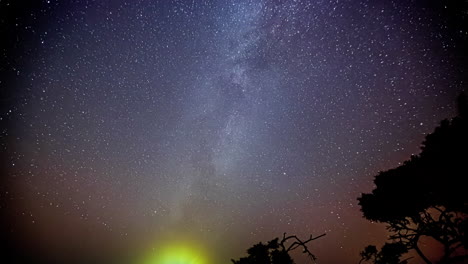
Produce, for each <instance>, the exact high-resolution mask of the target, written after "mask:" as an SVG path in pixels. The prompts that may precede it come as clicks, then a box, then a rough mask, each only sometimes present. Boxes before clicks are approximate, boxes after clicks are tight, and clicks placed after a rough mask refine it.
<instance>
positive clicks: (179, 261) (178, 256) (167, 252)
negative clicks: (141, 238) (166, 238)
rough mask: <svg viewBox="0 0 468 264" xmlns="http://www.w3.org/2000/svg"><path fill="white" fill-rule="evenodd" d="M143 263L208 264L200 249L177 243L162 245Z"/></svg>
mask: <svg viewBox="0 0 468 264" xmlns="http://www.w3.org/2000/svg"><path fill="white" fill-rule="evenodd" d="M143 264H209V263H208V261H207V257H206V256H205V255H204V254H203V253H202V252H201V250H200V249H198V248H197V247H194V246H190V245H184V244H178V245H170V246H165V247H162V248H161V249H159V250H155V251H154V252H153V253H152V254H150V255H149V256H148V257H147V258H146V260H145V261H144V262H143Z"/></svg>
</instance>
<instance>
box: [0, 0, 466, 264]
mask: <svg viewBox="0 0 468 264" xmlns="http://www.w3.org/2000/svg"><path fill="white" fill-rule="evenodd" d="M442 2H443V1H428V2H426V1H365V0H362V1H351V0H348V1H344V0H343V1H338V0H334V1H331V0H330V1H328V0H323V1H305V0H290V1H273V0H239V1H225V0H219V1H205V0H202V1H195V0H193V1H188V0H187V1H183V0H178V1H176V0H173V1H162V0H161V1H144V0H143V1H124V0H118V1H82V0H76V1H68V2H67V1H65V3H64V2H61V1H54V0H50V1H40V3H39V1H38V3H36V4H25V5H24V6H21V5H20V4H19V3H16V2H15V1H6V2H2V3H0V7H1V9H2V10H1V12H2V14H5V17H6V18H5V19H4V20H2V30H3V28H5V30H6V31H5V32H6V33H7V34H8V35H7V36H8V38H7V41H6V42H5V43H4V44H2V45H4V46H5V47H6V48H4V49H3V51H4V52H3V55H2V60H4V62H2V82H1V83H0V85H1V89H2V90H3V91H4V92H2V102H1V104H2V107H1V111H2V112H0V122H1V123H2V130H1V137H2V139H1V144H2V145H1V147H2V152H3V153H4V154H2V160H3V161H2V162H3V164H2V170H3V169H4V170H5V173H3V172H2V173H3V174H4V177H2V178H3V179H2V185H3V187H2V188H1V189H0V190H1V192H2V193H1V194H0V197H1V198H2V207H1V208H0V209H1V210H2V219H4V220H5V221H4V222H5V225H4V229H5V230H4V231H5V232H6V234H8V235H7V236H6V237H7V239H8V241H9V242H11V243H10V245H11V248H15V249H17V248H24V251H25V252H27V253H25V256H26V257H31V258H36V259H44V261H47V260H51V259H53V260H55V261H57V263H72V262H73V261H76V262H77V263H79V262H80V261H89V262H90V263H91V262H93V261H101V263H142V261H140V260H141V259H142V258H144V256H145V254H147V253H148V252H150V251H152V250H157V249H158V248H160V247H162V246H166V245H169V244H178V243H179V244H185V245H193V246H194V247H195V245H196V248H198V249H199V251H203V252H206V254H204V258H206V259H209V263H229V261H230V259H232V258H239V257H240V256H242V255H244V252H245V250H246V249H247V248H248V246H250V245H252V244H253V243H256V242H258V241H266V240H269V239H271V238H274V237H277V236H281V235H282V234H283V232H287V233H294V234H297V235H299V236H303V237H308V235H309V234H314V235H320V234H322V233H327V236H326V237H324V238H321V239H320V242H316V243H315V244H313V245H312V246H311V250H312V251H313V252H314V254H315V255H316V256H317V257H318V258H319V261H320V262H322V263H344V264H347V263H356V262H358V260H359V251H360V250H361V249H362V248H363V247H364V246H366V245H368V244H371V243H374V244H382V243H383V242H384V241H385V237H386V233H385V231H384V229H383V228H382V226H381V225H377V224H372V223H370V222H368V221H366V220H365V219H363V218H362V215H361V213H360V211H359V207H358V204H357V200H356V199H357V197H358V196H359V195H360V193H362V192H368V191H370V190H371V188H372V179H373V177H372V176H374V175H375V174H376V173H378V172H379V171H380V170H386V169H389V168H391V167H394V166H396V165H398V164H399V162H401V161H403V160H405V159H406V158H408V157H409V156H410V155H411V154H417V153H418V152H419V144H420V142H421V141H422V140H423V139H424V135H425V134H427V133H430V132H431V131H432V130H433V128H434V127H435V126H436V125H437V124H438V122H439V121H440V120H442V119H444V118H449V117H452V116H454V115H455V112H456V108H455V104H454V98H455V97H456V95H457V94H458V93H459V92H460V91H461V90H463V88H466V76H468V75H467V74H466V67H464V66H463V65H461V63H462V62H463V58H464V57H462V56H464V55H463V54H464V53H463V52H461V51H460V50H461V49H462V48H461V47H460V45H459V44H460V43H459V41H460V39H463V38H466V34H467V32H464V31H457V30H455V29H453V27H452V26H453V21H452V20H451V19H452V18H453V17H451V14H452V13H450V12H454V10H453V9H451V8H452V6H449V7H446V6H445V5H444V4H443V3H442ZM444 6H445V7H446V9H442V8H440V7H444ZM444 10H445V11H444ZM465 52H466V51H465ZM3 76H4V77H3ZM2 221H3V220H2ZM189 247H190V246H189ZM26 257H25V258H26ZM297 260H298V262H300V261H305V259H304V260H303V259H301V256H297Z"/></svg>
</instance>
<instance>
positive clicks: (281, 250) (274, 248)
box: [231, 233, 325, 264]
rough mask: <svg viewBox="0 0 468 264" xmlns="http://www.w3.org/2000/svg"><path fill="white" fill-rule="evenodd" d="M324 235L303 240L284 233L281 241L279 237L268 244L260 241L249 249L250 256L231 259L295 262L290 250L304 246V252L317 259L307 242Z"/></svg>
mask: <svg viewBox="0 0 468 264" xmlns="http://www.w3.org/2000/svg"><path fill="white" fill-rule="evenodd" d="M323 236H325V234H322V235H320V236H316V237H312V235H311V236H310V237H309V239H307V240H305V241H302V240H301V239H299V238H298V237H297V236H294V235H293V236H286V233H284V234H283V238H282V239H281V241H280V240H279V238H275V239H273V240H271V241H269V242H268V243H267V244H263V243H262V242H260V243H258V244H255V245H253V246H252V247H251V248H249V249H248V250H247V254H249V256H247V257H243V258H240V259H239V260H233V259H232V260H231V261H232V263H233V264H293V263H294V261H293V259H292V258H291V256H290V255H289V252H291V251H292V250H295V249H297V248H302V252H303V253H305V254H307V255H308V256H309V257H310V259H311V260H313V261H315V260H316V259H317V258H316V257H315V256H314V254H312V253H311V252H310V251H309V249H308V248H307V243H309V242H310V241H312V240H316V239H318V238H321V237H323ZM291 241H292V242H291Z"/></svg>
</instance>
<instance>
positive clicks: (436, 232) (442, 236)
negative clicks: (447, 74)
mask: <svg viewBox="0 0 468 264" xmlns="http://www.w3.org/2000/svg"><path fill="white" fill-rule="evenodd" d="M458 112H459V113H458V116H457V117H455V118H454V119H452V120H451V121H449V120H444V121H442V122H441V125H440V126H439V127H437V128H436V129H435V131H434V132H433V133H431V134H429V135H427V136H426V139H425V141H424V142H423V145H422V147H421V153H420V154H419V155H417V156H412V157H411V158H410V160H408V161H405V162H404V163H403V164H402V165H401V166H399V167H397V168H394V169H390V170H388V171H384V172H380V173H379V174H378V175H377V176H376V177H375V179H374V183H375V185H376V188H375V189H374V190H373V191H372V193H367V194H362V195H361V197H359V198H358V200H359V204H360V206H361V211H362V212H363V214H364V217H365V218H366V219H368V220H371V221H377V222H383V223H387V224H388V225H387V228H388V230H389V231H390V232H391V236H390V239H391V240H392V241H395V242H398V243H401V244H402V245H404V246H405V247H406V249H407V250H413V249H414V250H415V251H416V252H417V253H418V255H419V256H420V257H421V258H422V259H423V260H424V261H425V262H426V263H428V264H429V263H431V261H430V260H429V259H428V258H427V257H426V256H425V254H424V253H423V252H422V250H421V249H420V248H419V246H418V242H419V241H420V238H421V237H422V236H427V237H430V238H432V239H434V240H436V241H437V242H439V243H440V244H442V245H443V248H444V252H443V253H442V256H441V258H440V260H439V263H457V262H462V261H463V260H465V261H466V260H467V259H468V254H467V253H466V250H467V247H468V243H467V242H468V239H467V235H466V230H467V227H468V217H467V216H468V199H467V198H468V192H467V191H466V185H465V182H466V180H467V178H468V167H467V164H468V103H467V98H466V96H465V94H461V95H460V96H459V97H458ZM369 250H371V251H369ZM372 250H373V249H371V248H367V251H366V250H365V251H363V252H367V253H366V254H371V253H372V252H373V251H372ZM376 254H377V255H378V254H380V253H372V254H371V255H372V256H377V255H376ZM361 256H363V255H361ZM365 256H368V255H365ZM363 257H364V256H363ZM366 260H369V259H366ZM375 263H380V262H375ZM389 263H397V262H389Z"/></svg>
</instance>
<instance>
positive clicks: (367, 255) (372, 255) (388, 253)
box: [359, 243, 409, 264]
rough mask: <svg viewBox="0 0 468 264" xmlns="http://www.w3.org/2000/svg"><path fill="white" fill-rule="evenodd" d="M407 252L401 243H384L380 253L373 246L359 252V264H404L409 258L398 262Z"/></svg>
mask: <svg viewBox="0 0 468 264" xmlns="http://www.w3.org/2000/svg"><path fill="white" fill-rule="evenodd" d="M407 252H408V249H407V248H406V246H405V245H403V244H402V243H385V245H384V246H383V247H382V249H381V250H380V252H379V251H377V248H376V247H375V246H373V245H369V246H367V247H366V248H365V249H364V250H363V251H362V252H361V254H360V255H361V261H359V263H360V264H361V263H366V262H370V263H375V264H406V263H408V259H409V258H408V259H405V260H400V258H401V256H402V255H403V254H405V253H407Z"/></svg>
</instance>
